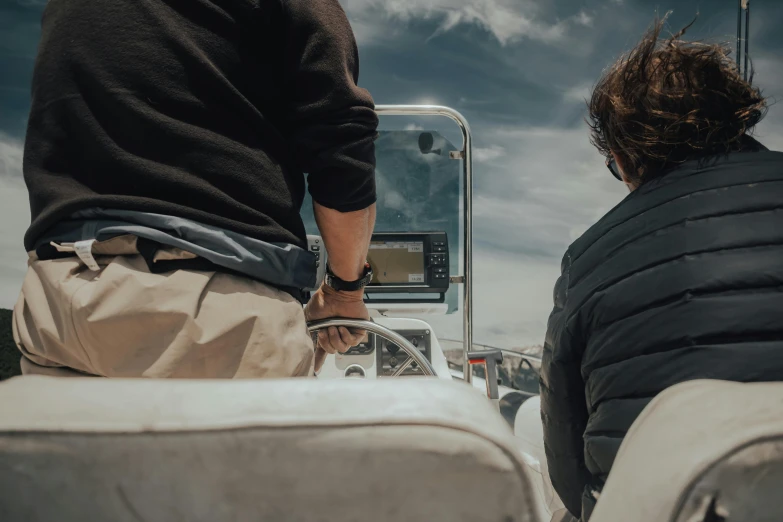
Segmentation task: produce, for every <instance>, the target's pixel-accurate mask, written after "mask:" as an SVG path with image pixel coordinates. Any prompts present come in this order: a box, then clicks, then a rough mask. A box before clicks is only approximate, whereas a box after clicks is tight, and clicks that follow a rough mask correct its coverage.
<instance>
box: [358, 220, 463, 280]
mask: <svg viewBox="0 0 783 522" xmlns="http://www.w3.org/2000/svg"><path fill="white" fill-rule="evenodd" d="M375 241H383V242H394V241H401V242H403V241H404V242H413V241H420V242H422V243H423V245H424V248H423V252H422V255H423V257H424V282H423V283H371V284H369V285H367V286H366V287H365V289H364V290H365V293H366V294H390V293H395V294H427V293H438V294H445V292H446V291H447V290H448V289H449V277H448V276H449V272H450V271H449V267H450V265H449V249H448V235H447V234H446V233H445V232H440V231H438V232H375V233H374V234H373V235H372V239H371V242H375ZM435 242H443V243H444V246H445V247H446V248H445V251H444V252H438V253H437V254H439V255H442V256H444V260H445V264H444V265H443V268H445V269H446V276H447V277H446V278H445V279H444V280H435V279H434V276H433V269H434V267H433V266H431V264H430V257H431V255H432V254H434V253H435V252H434V245H433V243H435Z"/></svg>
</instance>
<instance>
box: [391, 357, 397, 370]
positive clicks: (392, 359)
mask: <svg viewBox="0 0 783 522" xmlns="http://www.w3.org/2000/svg"><path fill="white" fill-rule="evenodd" d="M389 366H391V367H392V368H395V367H396V366H397V358H396V357H392V358H391V359H389Z"/></svg>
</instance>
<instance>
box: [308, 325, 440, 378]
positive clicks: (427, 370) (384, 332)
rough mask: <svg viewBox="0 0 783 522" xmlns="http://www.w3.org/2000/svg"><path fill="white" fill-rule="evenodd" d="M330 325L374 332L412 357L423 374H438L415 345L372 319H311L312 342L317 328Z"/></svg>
mask: <svg viewBox="0 0 783 522" xmlns="http://www.w3.org/2000/svg"><path fill="white" fill-rule="evenodd" d="M332 326H335V327H337V326H344V327H346V328H355V329H357V330H367V331H368V332H370V333H374V334H375V335H380V336H381V337H383V338H384V339H386V340H388V341H391V342H393V343H394V344H396V345H397V346H399V347H400V349H402V351H403V352H405V353H406V354H408V357H410V358H411V359H413V362H415V363H416V364H418V365H419V367H420V368H421V371H422V372H423V373H424V375H427V376H429V377H437V376H438V374H437V373H436V372H435V368H433V367H432V364H430V362H429V361H428V360H427V358H426V357H424V355H422V353H421V352H420V351H419V350H418V349H417V348H416V347H415V346H413V345H412V344H411V343H410V342H409V341H408V340H407V339H406V338H405V337H403V336H402V335H400V334H398V333H397V332H395V331H394V330H389V329H388V328H386V327H385V326H381V325H379V324H377V323H373V322H372V321H362V320H359V319H324V320H322V321H312V322H309V323H307V329H308V330H309V331H310V334H311V335H313V337H314V338H313V343H315V342H316V339H315V333H316V332H318V331H319V330H323V329H324V328H329V327H332Z"/></svg>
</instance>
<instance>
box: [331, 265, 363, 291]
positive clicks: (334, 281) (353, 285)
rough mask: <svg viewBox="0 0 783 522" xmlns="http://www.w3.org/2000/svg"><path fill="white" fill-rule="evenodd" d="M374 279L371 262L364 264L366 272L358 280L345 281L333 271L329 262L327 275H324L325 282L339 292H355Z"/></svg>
mask: <svg viewBox="0 0 783 522" xmlns="http://www.w3.org/2000/svg"><path fill="white" fill-rule="evenodd" d="M370 281H372V268H371V267H370V263H365V264H364V274H362V277H360V278H359V279H357V280H356V281H343V280H342V279H340V278H339V277H337V276H336V275H334V272H332V269H331V268H330V267H329V264H328V263H327V265H326V275H325V276H324V284H325V285H326V286H328V287H330V288H331V289H333V290H337V291H338V292H355V291H357V290H361V289H362V288H364V287H365V286H367V285H369V284H370Z"/></svg>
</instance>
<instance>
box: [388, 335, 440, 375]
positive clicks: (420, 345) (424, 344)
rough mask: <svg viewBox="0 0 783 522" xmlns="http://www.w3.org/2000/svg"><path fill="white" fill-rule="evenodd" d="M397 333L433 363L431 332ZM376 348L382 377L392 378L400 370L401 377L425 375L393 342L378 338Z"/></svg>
mask: <svg viewBox="0 0 783 522" xmlns="http://www.w3.org/2000/svg"><path fill="white" fill-rule="evenodd" d="M397 333H399V334H400V335H402V336H403V337H405V338H406V339H407V340H408V341H410V343H411V344H412V345H413V346H415V347H416V348H417V349H418V350H419V351H420V352H421V353H422V354H423V355H424V357H425V358H426V359H427V360H428V361H432V350H431V341H430V331H429V330H398V331H397ZM375 348H376V349H375V358H376V364H377V366H378V372H379V375H380V376H383V377H388V376H391V375H393V374H395V373H396V372H398V371H400V369H402V372H401V373H400V375H404V376H407V375H424V374H423V373H422V371H421V368H419V365H418V364H416V363H415V362H414V361H413V360H412V359H410V357H408V355H407V354H406V353H405V352H404V351H403V350H402V348H400V347H399V346H397V345H396V344H394V343H393V342H391V341H388V340H386V339H381V338H378V339H377V340H376V345H375Z"/></svg>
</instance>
